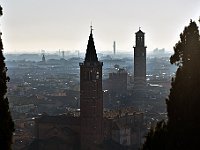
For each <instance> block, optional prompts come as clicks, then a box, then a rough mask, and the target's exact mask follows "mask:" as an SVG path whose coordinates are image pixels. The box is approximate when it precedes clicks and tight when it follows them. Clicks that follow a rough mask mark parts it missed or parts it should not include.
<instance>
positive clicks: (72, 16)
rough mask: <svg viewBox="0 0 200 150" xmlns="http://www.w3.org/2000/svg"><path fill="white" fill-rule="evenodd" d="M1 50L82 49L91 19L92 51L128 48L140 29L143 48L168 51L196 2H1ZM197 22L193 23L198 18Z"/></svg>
mask: <svg viewBox="0 0 200 150" xmlns="http://www.w3.org/2000/svg"><path fill="white" fill-rule="evenodd" d="M1 5H2V7H3V11H4V15H3V17H1V30H2V32H3V36H2V38H3V42H4V49H5V51H6V52H11V51H12V52H20V51H26V52H40V51H41V49H44V50H46V51H58V49H62V50H81V51H85V49H86V46H87V40H88V36H89V32H90V31H89V26H90V23H91V21H92V24H93V27H94V38H95V45H96V49H97V51H104V50H112V45H113V41H114V40H115V41H116V43H117V49H120V50H125V51H130V50H132V47H133V45H134V44H135V32H136V31H137V30H138V28H139V27H140V26H141V29H142V30H143V31H144V32H145V33H146V34H145V35H146V45H147V50H148V51H150V50H152V49H154V48H156V47H158V48H166V49H167V50H172V49H173V46H174V45H175V43H176V42H177V40H179V34H180V32H182V31H183V28H184V26H186V25H188V24H189V21H190V19H193V20H196V21H197V20H198V16H200V1H199V0H2V2H1ZM198 24H199V22H198Z"/></svg>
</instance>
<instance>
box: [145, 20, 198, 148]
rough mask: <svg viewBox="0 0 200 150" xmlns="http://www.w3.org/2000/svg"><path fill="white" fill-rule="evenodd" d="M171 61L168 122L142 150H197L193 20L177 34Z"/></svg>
mask: <svg viewBox="0 0 200 150" xmlns="http://www.w3.org/2000/svg"><path fill="white" fill-rule="evenodd" d="M170 62H171V64H175V65H177V66H178V69H177V71H176V76H175V77H174V78H172V83H171V85H172V87H171V89H170V94H169V97H168V99H167V100H166V104H167V113H168V122H167V124H163V123H158V124H157V127H156V128H155V130H151V131H150V132H149V133H148V135H147V138H146V142H145V144H144V145H143V149H144V150H157V149H159V150H185V149H190V150H193V149H200V148H199V147H200V145H199V143H198V142H199V135H200V35H199V30H198V26H197V24H196V23H195V22H194V21H192V20H191V21H190V24H189V26H187V27H185V29H184V31H183V33H181V34H180V41H179V42H178V43H177V44H176V45H175V46H174V54H173V55H172V56H171V57H170ZM160 124H163V125H162V126H161V125H160ZM158 127H159V128H158ZM161 145H163V146H161Z"/></svg>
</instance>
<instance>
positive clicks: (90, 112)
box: [79, 27, 103, 150]
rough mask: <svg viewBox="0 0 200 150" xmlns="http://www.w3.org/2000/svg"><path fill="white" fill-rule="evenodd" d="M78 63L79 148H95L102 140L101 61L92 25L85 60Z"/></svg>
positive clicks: (88, 149) (85, 149)
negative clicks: (97, 52)
mask: <svg viewBox="0 0 200 150" xmlns="http://www.w3.org/2000/svg"><path fill="white" fill-rule="evenodd" d="M79 65H80V118H81V150H95V148H94V147H93V146H94V145H96V144H100V143H101V142H102V140H103V93H102V66H103V63H102V62H100V61H98V58H97V54H96V49H95V45H94V40H93V34H92V27H91V32H90V36H89V40H88V45H87V50H86V54H85V60H84V62H83V63H80V64H79Z"/></svg>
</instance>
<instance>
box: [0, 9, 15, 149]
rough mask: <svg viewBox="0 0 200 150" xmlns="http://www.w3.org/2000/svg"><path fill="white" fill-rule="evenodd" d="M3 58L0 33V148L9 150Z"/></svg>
mask: <svg viewBox="0 0 200 150" xmlns="http://www.w3.org/2000/svg"><path fill="white" fill-rule="evenodd" d="M2 15H3V12H2V7H1V6H0V16H2ZM0 34H1V33H0ZM4 60H5V58H4V56H3V43H2V40H1V35H0V149H1V150H11V144H12V135H13V132H14V123H13V121H12V117H11V114H10V110H9V102H8V98H7V97H6V93H7V85H6V84H7V82H8V81H9V77H8V76H7V75H6V72H7V68H6V65H5V62H4Z"/></svg>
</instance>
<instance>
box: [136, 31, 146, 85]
mask: <svg viewBox="0 0 200 150" xmlns="http://www.w3.org/2000/svg"><path fill="white" fill-rule="evenodd" d="M144 34H145V33H144V32H142V31H141V30H140V29H139V31H138V32H136V33H135V35H136V37H135V38H136V39H135V42H136V43H135V47H134V85H135V87H141V86H146V46H145V38H144Z"/></svg>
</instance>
